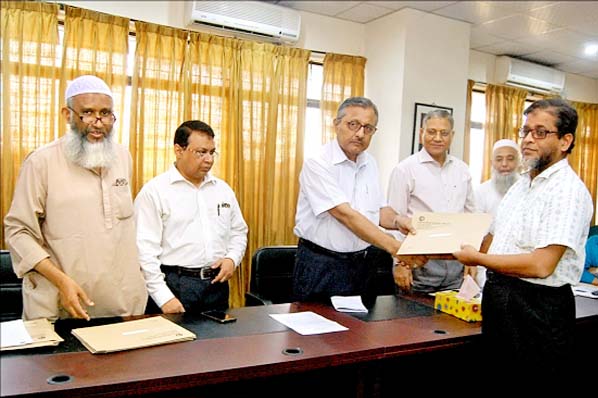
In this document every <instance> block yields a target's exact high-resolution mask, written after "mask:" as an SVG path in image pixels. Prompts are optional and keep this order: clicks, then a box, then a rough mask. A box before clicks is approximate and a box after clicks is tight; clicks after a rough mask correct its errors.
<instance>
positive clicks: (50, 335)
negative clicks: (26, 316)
mask: <svg viewBox="0 0 598 398" xmlns="http://www.w3.org/2000/svg"><path fill="white" fill-rule="evenodd" d="M0 340H1V343H0V345H1V348H0V350H1V351H6V350H20V349H22V348H35V347H45V346H56V345H58V344H60V342H62V341H64V340H63V339H62V338H61V337H60V336H59V335H58V334H56V332H55V331H54V326H53V325H52V324H51V323H50V322H49V321H48V320H47V319H45V318H40V319H34V320H30V321H23V320H22V319H17V320H15V321H8V322H2V323H1V324H0Z"/></svg>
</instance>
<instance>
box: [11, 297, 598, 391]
mask: <svg viewBox="0 0 598 398" xmlns="http://www.w3.org/2000/svg"><path fill="white" fill-rule="evenodd" d="M432 304H433V302H432V298H429V297H413V296H410V297H406V296H379V297H378V298H377V299H376V300H375V302H374V303H369V305H368V307H370V306H371V309H370V312H369V313H368V314H367V315H363V314H359V315H355V314H347V313H340V312H337V311H335V310H334V308H332V307H331V306H327V305H324V304H313V303H310V304H307V303H290V304H277V305H271V306H264V307H244V308H237V309H232V310H230V311H229V312H230V313H232V314H234V315H235V316H236V317H237V319H238V320H237V322H234V323H230V324H218V323H216V322H213V321H210V320H207V319H204V318H201V317H196V316H191V315H187V314H185V315H177V316H172V317H170V319H171V320H173V321H175V322H177V323H179V324H181V325H182V326H184V327H186V328H187V329H189V330H191V331H193V332H195V333H196V334H197V336H198V339H197V340H194V341H190V342H183V343H176V344H169V345H163V346H157V347H150V348H144V349H137V350H131V351H126V352H117V353H111V354H96V355H93V354H91V353H90V352H88V351H87V350H86V349H85V348H84V347H83V346H82V345H81V344H80V343H79V342H78V340H76V339H75V338H74V337H73V336H72V335H70V333H69V331H70V329H71V328H73V327H80V326H82V323H81V322H83V321H74V322H73V321H68V322H67V321H63V322H61V321H59V322H57V324H56V330H57V332H58V333H59V334H60V335H61V336H62V337H63V338H64V339H65V342H63V343H61V344H60V345H59V346H57V347H45V348H37V349H32V350H21V351H16V352H15V351H12V352H10V351H9V352H3V353H2V354H1V357H0V364H1V379H0V383H1V384H0V395H1V396H3V397H13V396H23V397H24V396H36V397H37V396H49V397H72V396H78V397H116V396H139V395H144V396H153V397H191V396H193V397H211V396H218V397H253V396H257V397H269V396H284V397H300V396H301V397H306V396H307V397H309V396H312V397H313V396H320V395H322V394H324V391H334V393H333V394H332V395H330V394H327V395H329V396H334V397H360V396H367V397H375V396H391V395H394V396H396V392H397V391H396V389H395V382H396V380H395V379H396V378H399V379H401V380H403V381H405V380H407V381H415V380H417V379H418V378H420V381H423V380H428V381H430V380H433V382H439V383H442V382H444V381H449V380H450V379H451V378H453V377H458V376H459V373H460V372H461V374H462V370H463V368H464V367H468V369H470V370H469V372H470V373H469V377H476V373H475V372H476V371H478V372H479V371H480V370H476V367H475V366H473V367H472V366H471V365H472V363H473V364H474V365H475V362H476V358H477V357H476V355H479V351H478V349H479V344H480V334H481V324H480V323H467V322H465V321H462V320H459V319H457V318H455V317H453V316H451V315H447V314H444V313H441V312H438V311H436V310H434V309H433V308H432ZM576 305H577V317H578V324H577V326H578V330H577V333H578V336H579V338H580V339H585V338H589V336H590V335H594V336H593V338H595V334H596V332H597V330H598V301H597V300H592V299H585V298H580V297H576ZM298 311H313V312H316V313H318V314H320V315H322V316H324V317H326V318H328V319H331V320H334V321H337V322H339V323H340V324H342V325H344V326H346V327H348V328H349V330H348V331H344V332H336V333H327V334H319V335H312V336H302V335H299V334H298V333H296V332H294V331H292V330H290V329H288V328H287V327H285V326H284V325H282V324H279V323H278V322H276V321H274V320H273V319H272V318H271V317H269V316H268V314H272V313H288V312H298ZM118 320H120V319H111V320H92V321H91V322H92V323H91V324H90V323H85V324H84V325H88V326H90V325H94V324H97V322H100V323H109V322H111V321H112V322H113V321H118ZM582 344H583V343H582ZM582 344H580V346H581V345H582ZM584 355H585V354H584ZM436 367H441V368H442V369H443V370H442V372H441V373H440V375H438V374H435V376H434V378H432V379H431V378H430V376H429V375H430V370H433V369H435V368H436ZM471 372H474V373H471ZM423 375H425V377H424V376H423ZM393 392H394V394H393Z"/></svg>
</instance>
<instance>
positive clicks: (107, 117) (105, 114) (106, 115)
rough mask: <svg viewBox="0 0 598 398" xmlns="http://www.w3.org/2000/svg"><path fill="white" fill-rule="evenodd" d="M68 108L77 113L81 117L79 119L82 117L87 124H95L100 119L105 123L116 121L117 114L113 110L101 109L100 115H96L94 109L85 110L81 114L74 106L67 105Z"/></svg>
mask: <svg viewBox="0 0 598 398" xmlns="http://www.w3.org/2000/svg"><path fill="white" fill-rule="evenodd" d="M67 108H68V109H69V110H70V111H71V112H73V113H74V114H75V115H77V116H78V117H79V119H81V121H82V122H83V123H85V124H94V123H95V122H97V121H98V119H99V120H100V121H101V122H102V123H103V124H112V123H114V122H116V116H115V115H114V113H112V112H111V111H100V116H96V115H95V112H93V111H85V112H83V114H82V115H81V114H80V113H79V112H77V111H76V110H74V109H73V108H69V107H67Z"/></svg>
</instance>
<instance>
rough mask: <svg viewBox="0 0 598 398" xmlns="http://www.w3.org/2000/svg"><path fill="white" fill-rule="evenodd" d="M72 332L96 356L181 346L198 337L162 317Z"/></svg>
mask: <svg viewBox="0 0 598 398" xmlns="http://www.w3.org/2000/svg"><path fill="white" fill-rule="evenodd" d="M71 333H72V334H73V335H74V336H75V337H77V338H78V339H79V341H81V343H82V344H83V345H84V346H85V347H86V348H87V349H88V350H89V351H91V352H92V353H93V354H101V353H108V352H114V351H123V350H131V349H135V348H142V347H150V346H155V345H161V344H169V343H177V342H180V341H189V340H194V339H195V338H196V337H197V336H196V335H195V334H194V333H192V332H190V331H188V330H187V329H185V328H183V327H181V326H179V325H177V324H176V323H174V322H172V321H169V320H168V319H166V318H164V317H162V316H154V317H151V318H143V319H139V320H136V321H128V322H120V323H113V324H110V325H102V326H92V327H86V328H78V329H73V330H72V332H71Z"/></svg>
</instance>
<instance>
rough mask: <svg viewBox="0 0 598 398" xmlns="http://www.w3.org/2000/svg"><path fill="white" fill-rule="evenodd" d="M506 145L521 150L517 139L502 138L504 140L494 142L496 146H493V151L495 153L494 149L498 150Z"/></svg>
mask: <svg viewBox="0 0 598 398" xmlns="http://www.w3.org/2000/svg"><path fill="white" fill-rule="evenodd" d="M505 146H508V147H511V148H513V149H515V150H516V151H517V152H519V145H517V143H516V142H515V141H513V140H507V139H502V140H498V141H496V142H495V143H494V147H493V148H492V153H494V151H496V150H497V149H498V148H502V147H505Z"/></svg>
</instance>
